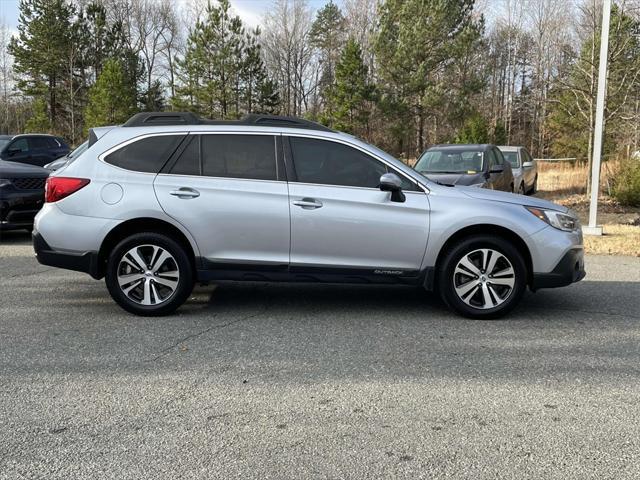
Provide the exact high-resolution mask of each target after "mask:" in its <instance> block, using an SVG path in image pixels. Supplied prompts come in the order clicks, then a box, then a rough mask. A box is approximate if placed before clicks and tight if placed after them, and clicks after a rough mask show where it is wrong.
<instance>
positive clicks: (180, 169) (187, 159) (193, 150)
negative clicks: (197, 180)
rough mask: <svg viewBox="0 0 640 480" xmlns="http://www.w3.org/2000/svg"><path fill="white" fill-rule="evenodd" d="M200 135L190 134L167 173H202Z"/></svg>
mask: <svg viewBox="0 0 640 480" xmlns="http://www.w3.org/2000/svg"><path fill="white" fill-rule="evenodd" d="M201 140H202V135H192V136H191V138H190V139H188V140H187V141H188V142H189V144H188V145H187V146H186V148H185V149H184V150H183V151H182V153H181V154H180V156H179V157H178V159H177V160H176V163H175V164H174V165H173V167H171V170H170V171H169V173H171V174H173V175H202V169H201V162H200V147H201Z"/></svg>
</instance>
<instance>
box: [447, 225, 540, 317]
mask: <svg viewBox="0 0 640 480" xmlns="http://www.w3.org/2000/svg"><path fill="white" fill-rule="evenodd" d="M526 285H527V267H526V264H525V262H524V259H523V258H522V255H521V254H520V253H519V252H518V250H517V249H516V248H515V247H514V246H513V245H512V244H511V243H510V242H507V241H506V240H504V239H503V238H501V237H497V236H493V235H474V236H471V237H468V238H466V239H463V240H462V241H460V242H458V243H456V244H455V245H453V246H452V247H451V248H449V249H448V251H447V252H446V254H445V257H444V259H443V261H442V262H441V266H440V268H439V271H438V287H439V291H440V295H441V296H442V299H443V300H444V302H445V303H446V304H447V305H448V306H449V307H450V308H452V309H453V310H455V311H456V312H458V313H459V314H461V315H463V316H465V317H468V318H477V319H491V318H499V317H501V316H503V315H505V314H507V313H508V312H509V311H511V310H512V309H513V308H514V307H515V306H516V305H517V304H518V302H519V301H520V299H521V298H522V295H523V294H524V291H525V289H526Z"/></svg>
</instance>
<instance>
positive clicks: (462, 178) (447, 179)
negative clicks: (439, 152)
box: [422, 172, 486, 185]
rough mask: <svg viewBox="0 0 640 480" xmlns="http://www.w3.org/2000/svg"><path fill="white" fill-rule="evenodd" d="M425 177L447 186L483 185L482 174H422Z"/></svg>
mask: <svg viewBox="0 0 640 480" xmlns="http://www.w3.org/2000/svg"><path fill="white" fill-rule="evenodd" d="M422 175H424V176H425V177H427V178H428V179H429V180H432V181H434V182H440V183H446V184H448V185H474V184H476V183H484V182H485V181H486V179H485V178H484V173H482V172H480V173H423V174H422Z"/></svg>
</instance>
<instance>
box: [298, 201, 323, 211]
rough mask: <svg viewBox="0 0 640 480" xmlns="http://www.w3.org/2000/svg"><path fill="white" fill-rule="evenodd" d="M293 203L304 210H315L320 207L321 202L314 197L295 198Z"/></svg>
mask: <svg viewBox="0 0 640 480" xmlns="http://www.w3.org/2000/svg"><path fill="white" fill-rule="evenodd" d="M293 204H294V205H296V206H298V207H302V208H304V209H305V210H315V209H316V208H320V207H322V202H321V201H319V200H316V199H315V198H303V199H302V200H296V201H295V202H293Z"/></svg>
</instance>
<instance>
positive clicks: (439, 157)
mask: <svg viewBox="0 0 640 480" xmlns="http://www.w3.org/2000/svg"><path fill="white" fill-rule="evenodd" d="M482 158H483V155H482V151H480V150H477V149H473V148H468V147H461V148H456V147H450V148H443V149H437V148H433V149H429V150H427V151H426V152H425V153H423V154H422V156H421V157H420V159H419V160H418V162H417V163H416V166H415V167H414V168H415V169H416V170H417V171H418V172H420V173H475V172H479V171H482ZM489 158H490V159H491V158H492V155H489Z"/></svg>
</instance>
